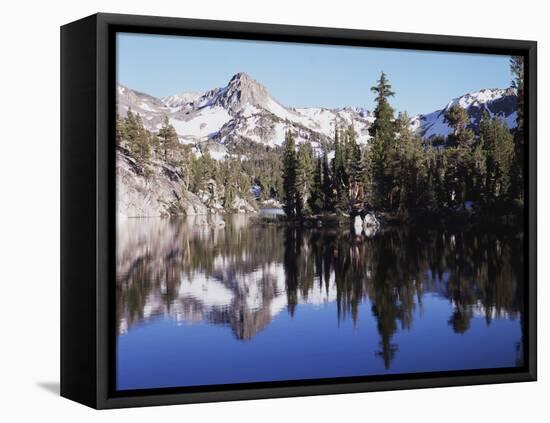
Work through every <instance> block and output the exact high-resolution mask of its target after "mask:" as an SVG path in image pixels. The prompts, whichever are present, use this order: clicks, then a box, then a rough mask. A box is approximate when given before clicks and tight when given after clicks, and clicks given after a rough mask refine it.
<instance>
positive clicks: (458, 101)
mask: <svg viewBox="0 0 550 423" xmlns="http://www.w3.org/2000/svg"><path fill="white" fill-rule="evenodd" d="M453 105H459V106H460V107H462V108H463V109H465V110H466V112H467V113H468V117H469V118H470V127H471V128H472V129H474V130H475V129H476V128H478V127H479V123H480V122H481V118H482V117H483V113H487V114H488V115H489V117H491V118H492V117H497V118H499V119H502V120H503V121H504V122H505V123H506V125H507V126H508V127H509V128H515V127H516V118H517V95H516V90H515V89H513V88H487V89H482V90H479V91H474V92H471V93H467V94H464V95H462V96H460V97H457V98H455V99H453V100H451V101H450V102H449V103H447V105H446V106H445V107H444V108H443V109H441V110H436V111H435V112H432V113H427V114H424V115H418V116H415V117H414V118H412V119H411V128H412V129H413V130H415V131H418V132H419V133H420V135H422V136H423V137H424V138H433V137H438V136H442V137H445V136H447V135H449V134H451V133H452V129H451V128H450V126H449V125H448V124H447V122H445V112H446V111H447V110H449V109H450V108H451V107H452V106H453Z"/></svg>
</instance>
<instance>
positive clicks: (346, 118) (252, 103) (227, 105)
mask: <svg viewBox="0 0 550 423" xmlns="http://www.w3.org/2000/svg"><path fill="white" fill-rule="evenodd" d="M117 100H118V112H119V114H121V115H125V114H126V112H127V111H128V109H130V108H131V109H132V110H133V111H135V112H137V113H139V114H140V115H141V116H142V118H143V121H144V124H145V126H146V127H147V128H148V129H149V130H151V131H152V132H157V131H158V130H159V128H160V127H161V125H162V120H163V118H164V116H167V117H168V118H169V120H170V123H171V124H172V125H173V126H174V128H175V129H176V132H177V133H178V137H179V139H180V142H182V143H191V144H195V145H199V144H204V143H208V145H209V148H210V147H211V146H213V145H216V148H214V151H215V152H216V154H215V158H217V159H221V158H223V157H224V156H225V155H226V154H227V151H228V149H231V148H232V147H234V146H237V145H239V144H242V143H249V142H252V143H258V144H264V145H268V146H277V145H281V144H282V143H283V141H284V134H285V132H286V131H287V130H289V129H290V130H291V131H292V132H293V133H294V134H295V137H296V142H297V143H301V142H310V143H311V144H312V145H313V146H314V147H317V146H318V145H319V144H320V143H321V142H324V141H330V140H331V139H332V138H333V136H334V126H335V122H338V123H339V125H350V124H353V125H354V128H355V131H356V133H357V135H358V141H359V143H363V144H365V143H368V140H369V138H370V136H369V133H368V128H369V126H370V125H371V123H372V122H373V121H374V116H373V114H372V112H371V111H369V110H367V109H365V108H361V107H344V108H339V109H329V108H323V107H307V108H293V107H288V106H285V105H283V104H281V103H280V102H278V101H277V100H275V99H274V98H273V97H272V96H271V95H270V94H269V92H268V90H267V88H266V87H264V86H263V85H262V84H260V83H259V82H257V81H255V80H254V79H253V78H251V77H250V76H249V75H247V74H246V73H238V74H236V75H234V76H233V77H232V78H231V79H230V81H229V82H228V84H227V85H226V86H224V87H221V88H214V89H212V90H209V91H207V92H205V93H203V94H198V93H183V94H180V95H174V96H169V97H164V98H162V99H158V98H155V97H153V96H151V95H148V94H145V93H141V92H138V91H134V90H131V89H129V88H126V87H124V86H122V85H119V86H118V96H117ZM453 104H459V105H460V106H462V107H464V108H465V109H466V110H467V111H468V114H469V116H470V125H471V127H472V128H473V129H474V130H476V129H477V126H478V125H479V122H480V120H481V116H482V114H483V112H484V111H487V112H488V113H489V115H490V116H498V117H499V118H501V119H503V120H504V122H505V123H506V124H507V125H508V127H509V128H513V127H515V125H516V108H517V98H516V92H515V90H514V89H512V88H507V89H500V88H496V89H482V90H480V91H477V92H472V93H467V94H465V95H463V96H460V97H457V98H455V99H453V100H451V101H450V102H449V103H448V104H447V105H445V106H444V107H442V108H441V109H439V110H436V111H433V112H430V113H426V114H421V115H417V116H414V117H412V118H411V121H410V127H411V129H412V130H413V131H415V132H417V133H419V134H420V135H422V136H423V137H424V138H428V139H429V138H433V137H438V136H441V137H444V136H446V135H448V134H449V133H450V132H451V129H450V128H449V126H448V125H447V124H446V123H445V121H444V113H445V111H446V110H447V109H448V108H449V107H451V106H452V105H453Z"/></svg>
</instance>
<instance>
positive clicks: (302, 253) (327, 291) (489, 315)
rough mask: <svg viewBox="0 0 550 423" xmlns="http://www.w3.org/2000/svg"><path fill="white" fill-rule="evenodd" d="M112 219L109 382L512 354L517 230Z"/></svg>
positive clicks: (144, 384)
mask: <svg viewBox="0 0 550 423" xmlns="http://www.w3.org/2000/svg"><path fill="white" fill-rule="evenodd" d="M252 220H253V218H250V217H247V216H226V217H224V218H223V219H222V218H220V217H210V218H208V219H207V221H204V217H203V218H187V219H179V220H169V219H131V220H127V221H125V222H119V225H118V239H117V243H118V257H117V273H118V274H117V331H118V336H117V374H116V386H117V389H119V390H124V389H140V388H161V387H182V386H197V385H209V384H226V383H242V382H263V381H277V380H291V379H310V378H327V377H346V376H363V375H384V374H395V373H411V372H427V371H445V370H463V369H483V368H496V367H514V366H518V365H522V364H523V356H522V351H523V350H522V348H521V345H522V331H521V313H522V309H521V305H522V303H523V299H522V292H523V280H522V274H521V272H522V270H521V269H522V261H521V260H522V254H521V248H522V247H521V246H522V239H521V236H519V235H515V236H511V235H503V234H498V233H480V231H479V230H476V231H454V232H453V231H418V230H413V229H411V228H407V229H406V230H403V229H401V230H391V231H385V232H383V233H379V234H377V235H375V236H374V237H371V238H367V237H366V236H365V235H364V234H360V235H356V234H354V233H353V231H352V230H348V228H347V227H346V228H339V229H323V228H316V229H311V228H289V227H285V226H281V225H275V224H254V223H253V222H252Z"/></svg>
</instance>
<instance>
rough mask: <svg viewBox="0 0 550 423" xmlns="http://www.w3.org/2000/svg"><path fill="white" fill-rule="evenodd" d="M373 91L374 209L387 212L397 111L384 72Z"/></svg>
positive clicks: (372, 160)
mask: <svg viewBox="0 0 550 423" xmlns="http://www.w3.org/2000/svg"><path fill="white" fill-rule="evenodd" d="M371 91H372V92H374V93H375V94H376V98H375V101H376V107H375V109H374V122H373V123H372V125H371V126H370V127H369V133H370V135H371V137H373V140H372V143H371V147H370V166H371V169H370V172H371V175H372V189H373V191H374V192H373V195H372V198H373V203H374V204H373V206H374V207H377V208H387V207H388V206H390V196H391V193H392V189H393V175H392V172H391V169H390V168H389V166H388V154H389V153H390V151H391V150H390V148H391V147H393V146H394V144H395V122H394V115H393V114H394V110H393V108H392V107H391V105H390V103H389V100H388V99H389V97H392V96H393V95H394V92H393V91H392V90H391V85H390V84H389V81H388V79H387V78H386V75H385V73H384V72H382V73H381V75H380V79H379V80H378V82H377V84H376V85H375V86H374V87H372V88H371Z"/></svg>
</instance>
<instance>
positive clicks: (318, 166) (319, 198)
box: [309, 157, 324, 213]
mask: <svg viewBox="0 0 550 423" xmlns="http://www.w3.org/2000/svg"><path fill="white" fill-rule="evenodd" d="M322 160H323V159H322V158H321V157H318V158H317V160H316V162H315V172H314V174H313V186H312V187H311V195H310V197H309V208H310V209H311V211H312V212H314V213H319V212H321V211H322V210H323V208H324V200H323V162H322Z"/></svg>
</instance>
